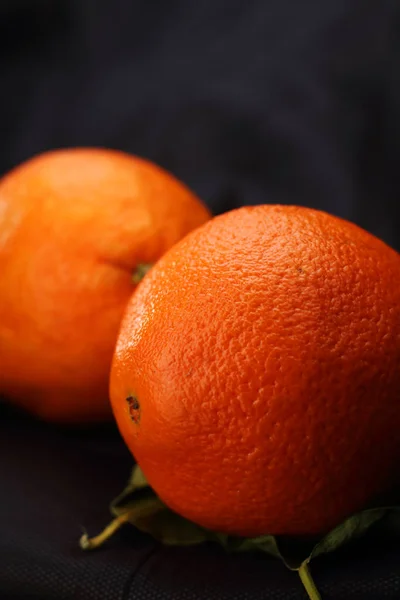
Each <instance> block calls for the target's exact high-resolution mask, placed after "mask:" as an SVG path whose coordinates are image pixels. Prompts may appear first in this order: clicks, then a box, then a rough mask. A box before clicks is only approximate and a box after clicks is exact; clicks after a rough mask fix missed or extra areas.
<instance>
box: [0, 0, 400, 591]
mask: <svg viewBox="0 0 400 600" xmlns="http://www.w3.org/2000/svg"><path fill="white" fill-rule="evenodd" d="M74 145H91V146H93V145H101V146H109V147H114V148H120V149H123V150H128V151H130V152H134V153H137V154H140V155H143V156H146V157H149V158H150V159H153V160H155V161H156V162H158V163H160V164H161V165H163V166H165V167H166V168H168V169H170V170H171V171H172V172H174V173H175V174H176V175H178V176H179V177H181V178H182V179H183V180H184V181H185V182H186V183H187V184H189V185H190V186H191V187H192V188H193V189H194V190H196V191H197V192H198V193H199V195H200V196H202V197H203V199H204V200H205V201H206V202H207V203H208V204H209V206H210V207H211V208H212V209H213V211H214V212H216V213H218V212H222V211H225V210H228V209H230V208H233V207H236V206H239V205H242V204H254V203H264V202H267V203H275V202H283V203H296V204H304V205H308V206H313V207H317V208H323V209H325V210H328V211H330V212H332V213H334V214H338V215H341V216H343V217H346V218H349V219H351V220H354V221H355V222H357V223H359V224H360V225H362V226H364V227H365V228H367V229H368V230H370V231H372V232H373V233H375V234H376V235H378V236H380V237H382V238H383V239H384V240H385V241H387V242H388V243H389V244H391V245H393V246H395V247H396V248H397V249H400V209H399V191H400V175H399V170H398V163H399V157H400V5H399V3H398V1H397V0H393V1H390V0H376V1H372V0H359V1H357V0H324V1H321V0H301V1H299V0H247V1H244V0H225V1H224V0H198V1H195V0H158V1H150V0H131V1H128V0H113V1H112V2H110V1H105V0H56V1H55V0H7V1H6V0H3V1H2V2H1V3H0V173H4V172H6V171H7V170H8V169H10V168H11V167H13V166H14V165H16V164H18V163H19V162H21V161H23V160H25V159H27V158H28V157H30V156H31V155H33V154H35V153H38V152H41V151H43V150H47V149H50V148H55V147H60V146H74ZM0 368H1V365H0ZM377 451H379V449H377ZM129 465H130V459H129V457H128V455H127V452H126V450H125V448H124V446H123V444H122V442H121V440H120V438H119V436H118V435H117V433H116V432H115V431H114V430H113V429H112V428H110V429H108V428H106V429H104V430H103V429H102V430H100V431H95V432H90V433H89V432H74V431H58V430H53V429H51V428H48V427H46V426H42V425H40V424H38V423H34V422H33V421H30V420H29V419H28V420H27V419H22V418H21V417H20V416H19V415H14V414H11V413H10V412H8V411H7V410H6V409H5V408H4V407H3V408H0V598H1V599H3V598H5V599H8V598H31V599H33V598H35V599H39V600H41V599H53V598H54V599H70V598H79V599H86V598H88V599H90V598H95V599H96V600H102V599H104V600H114V599H122V600H127V599H130V598H132V599H133V598H135V599H137V600H163V599H174V600H198V599H203V598H204V599H207V600H213V599H215V600H253V599H254V600H267V599H275V600H279V599H285V600H296V599H298V600H301V598H304V597H305V596H304V592H303V591H302V589H301V586H300V584H299V582H298V581H297V580H296V578H295V576H294V575H291V574H290V573H288V572H286V571H285V570H284V568H283V567H281V566H280V565H279V564H278V563H274V562H273V561H269V562H265V561H264V559H263V557H228V556H225V555H223V553H221V552H219V551H218V550H217V549H215V548H199V549H192V550H190V551H183V550H176V551H173V550H168V549H163V548H159V547H158V546H157V545H155V544H154V543H153V542H152V541H151V540H149V539H148V538H146V537H144V536H140V535H137V534H134V533H133V532H128V531H127V532H126V533H124V534H122V535H121V536H120V537H119V538H118V540H117V541H116V543H115V544H111V545H110V546H109V547H108V548H106V549H105V550H104V551H102V552H99V553H95V554H91V555H83V554H82V553H80V552H79V550H78V549H77V547H76V541H77V538H78V537H79V535H80V526H81V525H84V526H86V527H88V528H89V530H90V531H91V532H92V533H95V532H97V531H98V530H99V529H100V528H101V527H102V526H103V525H104V523H105V522H106V521H107V519H108V514H107V503H108V501H109V500H110V499H111V498H112V497H113V496H114V495H115V494H116V493H118V492H119V490H120V488H121V487H122V486H123V485H124V483H125V479H126V477H127V475H128V470H129ZM399 559H400V554H399V550H398V549H396V547H395V546H390V545H389V546H383V545H381V546H379V547H377V548H374V547H373V546H372V545H371V544H365V543H362V544H359V545H358V546H356V547H352V548H351V549H349V550H347V551H345V552H344V553H339V555H338V556H337V557H331V558H326V559H324V560H321V561H319V562H318V561H317V562H316V565H315V577H316V580H317V582H318V584H319V586H320V587H321V591H322V592H323V593H324V598H327V599H329V598H340V599H341V600H346V599H347V598H348V599H350V598H351V599H356V598H357V599H358V598H359V599H363V600H369V599H375V598H376V599H377V600H382V599H384V598H387V599H389V598H390V599H398V598H400V562H399Z"/></svg>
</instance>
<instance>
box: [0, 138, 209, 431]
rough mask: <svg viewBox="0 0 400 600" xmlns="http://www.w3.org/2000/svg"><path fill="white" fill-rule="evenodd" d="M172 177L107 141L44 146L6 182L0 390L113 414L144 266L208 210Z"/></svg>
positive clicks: (38, 402)
mask: <svg viewBox="0 0 400 600" xmlns="http://www.w3.org/2000/svg"><path fill="white" fill-rule="evenodd" d="M209 216H210V215H209V212H208V210H207V208H206V207H205V206H204V205H203V204H202V203H201V202H200V200H199V199H198V198H196V196H195V195H194V194H193V193H192V192H191V191H189V190H188V189H187V188H186V187H185V186H184V185H183V184H182V183H180V182H179V181H178V180H177V179H175V178H174V177H173V176H172V175H170V174H168V173H167V172H166V171H164V170H162V169H161V168H159V167H158V166H156V165H154V164H152V163H150V162H148V161H146V160H143V159H140V158H136V157H134V156H130V155H128V154H124V153H122V152H117V151H112V150H102V149H67V150H60V151H53V152H48V153H45V154H43V155H41V156H38V157H36V158H33V159H32V160H29V161H28V162H26V163H24V164H23V165H21V166H19V167H18V168H16V169H15V170H13V171H12V172H10V173H9V174H8V175H6V176H5V177H4V178H3V179H2V181H1V182H0V273H1V284H0V286H1V288H0V364H1V370H0V394H3V395H5V396H6V397H7V398H8V399H10V400H12V401H13V402H15V403H16V404H17V405H20V406H21V407H23V408H24V409H27V410H29V411H31V412H32V413H35V414H36V415H38V416H40V417H43V418H45V419H49V420H53V421H60V422H85V421H98V420H102V419H106V418H108V417H111V416H112V413H111V407H110V404H109V399H108V378H109V371H110V364H111V358H112V354H113V350H114V345H115V341H116V338H117V334H118V328H119V324H120V320H121V317H122V314H123V310H124V308H125V305H126V303H127V301H128V299H129V297H130V295H131V293H132V292H133V290H134V289H135V287H136V286H135V283H134V281H133V275H134V273H135V270H136V269H137V267H138V265H140V264H142V263H144V264H148V263H150V264H151V263H154V262H155V261H156V260H157V259H158V258H159V257H160V256H161V255H162V254H163V253H164V252H165V251H166V250H167V249H168V248H169V247H170V246H172V245H173V244H174V243H175V242H177V241H178V240H179V239H180V238H182V237H183V236H184V235H185V234H187V233H188V232H189V231H191V230H192V229H193V228H195V227H197V226H198V225H200V224H202V223H204V222H205V221H206V220H207V219H208V218H209Z"/></svg>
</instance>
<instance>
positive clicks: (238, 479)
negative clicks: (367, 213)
mask: <svg viewBox="0 0 400 600" xmlns="http://www.w3.org/2000/svg"><path fill="white" fill-rule="evenodd" d="M399 283H400V257H399V255H398V254H397V253H396V252H395V251H394V250H393V249H391V248H389V247H388V246H386V245H385V244H384V243H383V242H382V241H380V240H378V239H376V238H375V237H373V236H372V235H370V234H369V233H367V232H366V231H363V230H362V229H360V228H358V227H357V226H356V225H354V224H351V223H349V222H346V221H344V220H341V219H339V218H336V217H333V216H330V215H328V214H326V213H323V212H319V211H315V210H311V209H307V208H301V207H294V206H257V207H248V208H241V209H238V210H235V211H232V212H230V213H226V214H224V215H221V216H218V217H216V218H215V219H213V220H212V221H210V222H209V223H207V224H205V225H203V226H202V227H200V228H199V229H197V230H196V231H194V232H192V233H191V234H189V235H188V236H187V237H186V238H185V239H184V240H182V241H180V242H179V243H178V244H176V245H175V246H174V248H172V249H171V250H169V251H168V252H167V253H166V254H165V255H164V257H163V258H162V259H161V260H160V261H159V262H158V263H157V265H156V266H155V267H154V269H152V271H150V273H149V274H147V275H146V277H145V278H144V279H143V281H142V282H141V284H140V286H139V288H138V290H137V292H136V294H134V295H133V297H132V298H131V300H130V301H129V304H128V307H127V311H126V314H125V317H124V319H123V322H122V327H121V330H120V334H119V339H118V342H117V346H116V351H115V354H114V359H113V364H112V369H111V384H110V386H111V388H110V392H111V401H112V405H113V409H114V413H115V416H116V419H117V422H118V425H119V428H120V430H121V433H122V435H123V437H124V438H125V441H126V443H127V445H128V447H129V449H130V450H131V451H132V453H133V455H134V457H135V458H136V460H137V462H138V464H139V465H140V467H141V468H142V470H143V472H144V474H145V476H146V478H147V480H148V482H149V484H150V485H151V486H152V487H153V489H154V490H155V492H156V493H157V494H158V496H159V497H160V499H161V500H163V501H164V503H165V504H166V505H167V506H169V507H170V508H171V509H172V510H174V511H175V512H177V513H180V514H181V515H183V516H184V517H186V518H188V519H190V520H192V521H194V522H196V523H198V524H200V525H202V526H204V527H206V528H209V529H212V530H217V531H222V532H228V533H231V534H238V535H245V536H249V535H259V534H275V535H278V534H280V535H314V534H316V535H317V534H320V533H322V532H325V531H327V530H329V529H330V528H332V527H333V526H335V525H337V524H338V523H339V522H341V521H342V520H343V519H344V518H345V517H346V516H348V515H350V514H353V513H354V512H355V511H357V510H358V509H362V508H364V507H365V506H366V505H367V504H369V503H372V502H374V501H375V499H376V498H377V497H378V496H380V495H381V494H383V493H385V492H386V491H387V490H388V489H389V487H390V486H391V484H392V482H393V480H394V477H395V474H396V473H397V471H398V464H399V459H400V438H399V435H398V431H399V427H400V285H399Z"/></svg>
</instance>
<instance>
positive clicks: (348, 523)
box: [80, 465, 400, 600]
mask: <svg viewBox="0 0 400 600" xmlns="http://www.w3.org/2000/svg"><path fill="white" fill-rule="evenodd" d="M110 509H111V513H112V515H114V517H115V519H114V520H113V521H112V522H111V523H110V524H109V525H108V526H107V527H106V528H105V529H104V531H103V532H101V533H100V534H99V535H98V536H96V537H94V538H89V537H88V536H87V535H86V534H84V535H83V536H82V538H81V540H80V544H81V547H82V548H83V549H86V550H88V549H92V548H97V547H98V546H100V545H102V544H103V543H104V542H105V541H106V540H108V539H109V538H110V537H111V536H112V535H114V533H115V532H116V531H117V530H118V528H119V527H121V526H122V525H124V524H126V523H131V524H132V525H134V526H135V527H136V528H137V529H138V530H140V531H142V532H144V533H147V534H150V535H151V536H152V537H153V538H154V539H156V540H157V541H159V542H161V543H163V544H166V545H174V546H188V545H194V544H201V543H204V542H216V543H218V544H220V545H221V546H222V547H223V548H224V549H225V550H226V551H228V552H264V553H265V554H268V555H269V556H272V557H274V558H277V559H280V560H282V561H283V562H284V564H285V565H286V566H287V568H288V569H290V570H292V571H297V572H298V573H299V576H300V579H301V581H302V583H303V585H304V588H305V590H306V592H307V594H308V596H309V598H310V599H311V600H319V599H320V594H319V592H318V590H317V588H316V586H315V583H314V581H313V578H312V576H311V573H310V570H309V563H310V562H311V560H312V559H314V558H315V557H317V556H320V555H322V554H327V553H329V552H333V551H335V550H337V549H338V548H340V547H341V546H343V545H344V544H347V543H348V542H350V541H351V540H354V539H356V538H358V537H360V536H361V535H364V534H366V533H367V531H368V530H369V529H371V528H372V527H373V528H374V531H375V532H378V533H379V531H380V532H381V533H382V534H383V535H388V533H389V532H390V534H391V535H400V507H398V506H387V507H380V508H371V509H368V510H364V511H361V512H360V513H357V514H355V515H352V516H351V517H349V518H348V519H346V520H345V521H344V522H343V523H341V524H340V525H338V526H337V527H335V528H334V529H333V530H332V531H330V532H329V533H328V534H326V535H325V536H323V537H321V539H319V540H318V541H317V542H316V543H312V544H310V542H309V541H308V542H304V541H302V540H298V539H287V538H280V537H277V536H272V535H262V536H258V537H254V538H243V537H237V536H230V535H226V534H222V533H218V532H213V531H209V530H207V529H203V528H202V527H200V526H198V525H196V524H195V523H192V522H191V521H188V520H187V519H185V518H183V517H181V516H180V515H178V514H176V513H175V512H173V511H172V510H170V509H169V508H168V507H167V506H165V504H164V503H163V502H162V501H161V500H160V498H159V497H158V496H157V494H156V493H155V492H154V491H153V490H152V488H151V487H150V486H149V484H148V483H147V481H146V478H145V476H144V474H143V472H142V471H141V469H140V468H139V467H138V466H137V465H136V466H135V467H134V468H133V470H132V472H131V476H130V479H129V481H128V484H127V486H126V488H125V489H124V491H123V492H122V493H121V494H120V495H119V496H118V497H117V498H116V499H115V500H114V501H113V502H112V503H111V506H110Z"/></svg>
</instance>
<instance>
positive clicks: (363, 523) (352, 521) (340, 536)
mask: <svg viewBox="0 0 400 600" xmlns="http://www.w3.org/2000/svg"><path fill="white" fill-rule="evenodd" d="M390 510H392V509H390V508H372V509H369V510H364V511H362V512H360V513H357V514H355V515H352V516H351V517H349V518H348V519H346V521H344V522H343V523H341V524H340V525H338V526H337V527H335V529H333V530H332V531H330V532H329V533H328V534H327V535H326V536H325V537H323V538H322V539H321V540H320V541H319V542H318V543H317V544H316V545H315V546H314V548H313V550H312V552H311V554H310V560H311V558H315V557H316V556H319V555H320V554H327V553H328V552H333V551H334V550H337V549H338V548H340V547H341V546H343V545H344V544H346V543H348V542H350V541H352V540H354V539H356V538H358V537H360V536H361V535H363V534H365V533H366V532H367V531H368V529H370V527H372V525H375V524H376V523H377V522H378V521H380V520H381V519H382V518H383V517H385V516H386V515H387V514H388V512H389V511H390Z"/></svg>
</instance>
